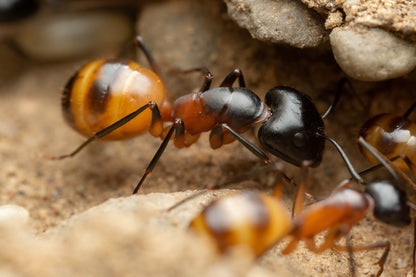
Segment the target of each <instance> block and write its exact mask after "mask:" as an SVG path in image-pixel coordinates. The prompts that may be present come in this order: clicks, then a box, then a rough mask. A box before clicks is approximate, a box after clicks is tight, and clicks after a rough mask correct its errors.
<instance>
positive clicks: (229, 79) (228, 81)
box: [220, 68, 246, 88]
mask: <svg viewBox="0 0 416 277" xmlns="http://www.w3.org/2000/svg"><path fill="white" fill-rule="evenodd" d="M237 78H238V85H239V86H240V87H243V88H245V87H246V83H245V81H244V76H243V72H242V71H241V69H239V68H236V69H234V70H233V71H231V72H230V74H228V75H227V76H226V77H225V78H224V81H222V83H221V85H220V87H229V88H231V87H232V86H233V83H234V82H235V80H236V79H237Z"/></svg>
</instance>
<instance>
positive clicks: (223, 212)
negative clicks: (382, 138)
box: [190, 138, 412, 276]
mask: <svg viewBox="0 0 416 277" xmlns="http://www.w3.org/2000/svg"><path fill="white" fill-rule="evenodd" d="M359 144H360V145H361V146H362V147H363V148H365V149H366V150H367V151H369V153H371V154H372V155H374V157H375V158H376V159H377V160H378V161H379V162H380V163H382V164H383V165H384V166H385V167H386V168H387V169H388V170H389V172H390V173H391V175H392V176H393V177H394V179H395V181H396V182H399V181H400V180H399V177H398V175H397V174H396V172H395V171H394V170H393V169H392V167H391V166H390V164H389V162H390V161H389V160H388V159H383V158H382V157H381V156H380V155H379V153H378V152H376V150H375V149H374V148H373V147H372V146H370V145H369V144H368V143H367V142H366V141H365V140H364V139H362V138H360V139H359ZM345 158H346V159H348V158H347V157H346V156H345ZM347 164H348V166H350V163H347ZM304 169H305V170H306V168H304ZM351 171H354V169H353V168H352V169H351ZM305 175H306V174H305V173H304V174H303V178H305ZM357 181H360V180H357ZM349 186H350V180H345V181H344V182H342V183H341V184H340V185H339V186H338V187H337V188H336V189H335V190H334V191H333V192H332V193H331V195H330V196H329V197H328V198H326V199H324V200H321V201H318V202H315V203H313V204H311V205H310V206H308V207H307V208H305V209H304V210H303V211H297V212H296V214H295V217H294V218H293V219H291V217H290V216H289V212H288V211H287V209H286V208H285V207H284V206H283V204H282V203H281V201H279V198H280V195H281V187H280V186H278V187H277V188H276V191H277V193H276V191H275V195H274V196H268V195H266V194H265V193H259V192H242V193H237V194H235V195H232V196H228V197H225V198H221V199H218V200H215V201H213V202H212V203H211V204H209V205H208V206H207V207H206V208H205V209H204V210H203V211H202V213H201V214H200V215H199V216H197V217H196V218H194V219H193V220H192V222H191V224H190V225H191V227H192V229H194V230H196V231H197V232H199V233H203V234H207V235H208V236H210V237H211V238H213V239H214V240H215V242H216V244H217V246H218V248H219V250H221V251H222V252H225V251H227V250H228V249H230V248H231V247H234V246H236V245H243V246H246V247H248V249H251V250H252V252H253V253H254V254H255V255H256V256H260V255H261V254H262V253H264V252H265V251H266V250H268V249H269V248H271V247H272V246H274V245H275V244H277V243H278V242H280V241H281V240H282V239H283V238H288V239H289V243H288V244H287V245H286V246H285V248H284V249H283V251H282V253H283V254H289V253H291V252H292V251H294V250H295V249H296V247H297V245H298V243H299V242H300V241H302V240H303V241H305V243H306V247H307V248H308V249H309V250H310V251H313V252H315V253H321V252H323V251H325V250H327V249H330V248H331V249H337V250H341V251H349V252H350V255H351V253H352V251H362V250H372V249H377V248H384V252H383V254H382V256H381V257H380V259H379V260H378V262H377V264H378V265H379V266H380V269H379V271H378V272H377V274H376V276H380V275H381V274H382V272H383V269H384V263H385V261H386V259H387V256H388V253H389V250H390V242H389V241H382V242H376V243H373V244H370V245H363V246H351V245H346V246H341V245H339V244H337V243H336V242H337V241H338V240H339V239H340V238H342V237H345V236H347V235H348V233H349V232H350V230H351V228H352V227H353V226H354V225H356V224H357V223H358V222H359V221H360V220H361V219H363V218H364V217H365V215H366V214H367V212H369V211H373V214H374V216H375V217H376V218H377V219H379V220H380V221H382V222H384V223H387V224H390V225H394V226H398V227H402V226H407V225H409V224H410V222H411V218H410V209H409V205H412V204H411V203H409V202H408V201H407V198H406V194H405V192H404V191H402V190H400V189H399V188H398V187H396V186H395V185H394V184H393V183H392V182H390V181H376V182H372V183H369V184H367V185H366V187H365V191H364V192H362V191H358V190H355V189H352V188H350V187H349ZM276 196H277V197H276ZM298 199H301V200H300V201H303V198H302V197H299V198H298V197H296V201H298ZM295 206H298V207H301V206H302V203H300V204H295ZM236 211H238V213H236ZM325 231H326V232H327V233H326V237H325V238H324V241H323V242H322V243H321V244H320V245H319V246H317V245H316V243H315V236H316V235H318V234H320V233H322V232H325ZM353 270H354V269H353V267H352V271H353ZM353 274H354V271H353Z"/></svg>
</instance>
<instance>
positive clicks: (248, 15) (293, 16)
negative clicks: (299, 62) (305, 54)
mask: <svg viewBox="0 0 416 277" xmlns="http://www.w3.org/2000/svg"><path fill="white" fill-rule="evenodd" d="M225 2H226V3H227V7H228V13H229V15H230V16H231V17H232V18H233V19H234V20H235V21H237V23H238V25H240V26H241V27H243V28H246V29H247V30H248V31H249V32H250V34H251V35H252V36H253V37H255V38H257V39H260V40H264V41H271V42H276V43H283V44H289V45H291V46H294V47H299V48H304V47H315V46H318V45H320V44H321V43H322V42H323V41H324V40H326V38H327V32H326V31H325V28H324V26H323V25H324V24H323V21H322V20H321V18H320V17H319V15H318V14H317V13H315V12H314V11H312V10H310V9H308V8H307V7H306V6H305V5H303V4H302V3H300V2H298V1H291V0H283V1H282V0H281V1H271V0H261V1H258V0H226V1H225Z"/></svg>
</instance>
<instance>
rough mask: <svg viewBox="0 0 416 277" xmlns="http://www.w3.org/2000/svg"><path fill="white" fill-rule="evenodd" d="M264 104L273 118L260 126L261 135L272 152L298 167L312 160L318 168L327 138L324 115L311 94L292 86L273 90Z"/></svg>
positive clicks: (268, 93) (260, 139) (266, 147)
mask: <svg viewBox="0 0 416 277" xmlns="http://www.w3.org/2000/svg"><path fill="white" fill-rule="evenodd" d="M265 103H266V105H268V106H269V107H270V109H271V111H272V115H271V117H270V118H269V119H268V120H267V121H266V122H265V123H264V124H263V125H262V126H261V128H260V129H259V132H258V138H259V141H260V143H261V144H262V146H263V147H264V148H265V149H266V150H267V151H268V152H270V153H272V154H273V155H275V156H277V157H279V158H281V159H283V160H285V161H287V162H289V163H291V164H294V165H296V166H301V165H302V162H303V161H310V162H311V166H312V167H315V166H318V165H319V164H320V163H321V160H322V152H323V149H324V146H325V139H324V138H322V137H321V136H319V135H317V134H319V133H321V134H322V133H323V131H324V123H323V121H322V117H321V115H320V114H319V113H318V111H317V110H316V107H315V105H314V104H313V103H312V101H311V100H310V98H309V97H307V96H306V95H304V94H302V93H300V92H298V91H297V90H295V89H293V88H290V87H282V86H280V87H275V88H272V89H270V90H269V91H268V92H267V94H266V98H265Z"/></svg>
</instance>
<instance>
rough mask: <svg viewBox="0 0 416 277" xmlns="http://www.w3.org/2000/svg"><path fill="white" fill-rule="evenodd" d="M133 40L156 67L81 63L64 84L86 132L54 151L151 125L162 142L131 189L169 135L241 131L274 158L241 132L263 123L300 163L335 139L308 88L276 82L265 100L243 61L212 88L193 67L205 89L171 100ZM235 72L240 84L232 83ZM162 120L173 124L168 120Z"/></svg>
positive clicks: (216, 140) (229, 137)
mask: <svg viewBox="0 0 416 277" xmlns="http://www.w3.org/2000/svg"><path fill="white" fill-rule="evenodd" d="M134 43H135V45H136V46H138V47H140V49H141V50H142V51H143V52H144V54H145V55H146V57H147V60H148V62H149V64H150V66H151V68H152V70H153V72H152V71H150V70H148V69H145V68H142V67H141V66H140V65H138V64H137V63H135V62H131V61H123V60H118V59H114V60H98V61H93V62H91V63H89V64H87V65H86V66H84V67H83V68H82V69H81V70H79V71H78V72H77V73H75V75H74V76H73V77H72V78H71V79H70V80H69V82H68V83H67V84H66V86H65V89H64V93H63V98H62V99H63V100H62V107H63V112H64V115H65V118H66V120H67V121H68V122H69V124H70V125H71V126H72V127H74V128H75V129H76V130H78V131H79V132H81V133H82V134H83V135H85V136H87V137H89V138H88V139H87V140H86V141H85V142H84V143H82V144H81V145H80V146H79V147H78V148H76V149H75V150H74V151H73V152H72V153H70V154H67V155H63V156H59V157H52V158H53V159H63V158H67V157H71V156H74V155H75V154H77V153H78V152H79V151H80V150H81V149H82V148H84V147H85V146H86V145H88V144H89V143H91V142H92V141H94V140H96V139H101V138H103V139H126V138H130V137H132V136H135V135H138V134H140V133H142V132H144V131H146V130H149V131H150V133H151V134H152V135H153V136H155V137H161V138H162V139H163V142H162V144H161V145H160V147H159V149H158V150H157V152H156V154H155V155H154V157H153V159H152V160H151V161H150V163H149V165H148V167H147V169H146V171H145V173H144V175H143V176H142V178H141V179H140V181H139V182H138V184H137V186H136V188H135V189H134V191H133V194H135V193H137V191H138V190H139V188H140V187H141V185H142V184H143V182H144V180H145V178H146V177H147V175H148V174H149V173H150V172H151V171H152V170H153V168H154V167H155V165H156V163H157V162H158V160H159V158H160V156H161V155H162V153H163V151H164V150H165V148H166V146H167V144H168V142H169V140H170V139H171V138H172V137H173V139H174V144H175V146H176V147H178V148H182V147H188V146H190V145H191V144H193V143H194V142H196V141H197V139H198V138H199V135H200V133H202V132H207V131H211V133H210V137H209V141H210V145H211V147H212V148H213V149H217V148H219V147H221V146H222V145H224V144H228V143H231V142H233V141H234V140H235V139H237V140H238V141H239V142H240V143H241V144H243V145H244V146H245V147H246V148H247V149H248V150H250V151H251V152H252V153H253V154H255V155H256V156H257V157H258V158H260V159H261V160H263V161H264V163H266V164H272V161H271V160H270V159H269V157H268V156H267V154H266V153H265V152H264V151H263V150H261V149H260V148H259V147H257V146H255V145H254V144H253V143H251V142H249V141H248V140H246V139H245V138H244V137H242V136H241V135H240V133H243V132H244V131H246V130H248V129H249V128H251V127H253V126H254V125H261V127H260V129H259V131H258V139H259V141H260V144H261V146H262V147H263V148H264V149H265V150H267V151H268V152H270V153H272V154H273V155H275V156H277V157H279V158H281V159H283V160H285V161H287V162H289V163H291V164H294V165H296V166H302V163H303V161H309V163H310V164H309V166H311V167H316V166H318V165H319V164H320V162H321V159H322V152H323V149H324V144H325V139H329V140H331V139H330V138H328V137H326V136H325V135H324V123H323V120H322V117H321V115H320V114H319V113H318V111H317V109H316V107H315V106H314V104H313V103H312V101H311V100H310V98H309V97H307V96H306V95H304V94H302V93H300V92H298V91H297V90H295V89H293V88H290V87H284V86H278V87H274V88H272V89H270V90H269V91H268V92H267V94H266V96H265V103H263V102H262V101H261V100H260V99H259V97H258V96H257V95H256V94H255V93H254V92H252V91H251V90H249V89H247V88H246V87H245V81H244V77H243V73H242V72H241V70H239V69H235V70H233V71H232V72H231V73H230V74H229V75H228V76H226V77H225V79H224V80H223V81H222V83H221V84H220V86H219V87H218V88H212V89H210V85H211V82H212V79H213V76H212V74H211V73H210V72H208V71H207V70H204V69H194V70H195V71H202V72H203V73H205V80H204V83H203V85H202V87H201V89H200V90H199V92H196V93H191V94H187V95H184V96H182V97H180V98H178V99H177V100H176V101H175V102H174V103H173V104H172V103H171V101H170V100H169V98H168V93H167V92H166V89H165V87H164V86H163V82H162V80H161V77H160V76H161V74H160V70H159V69H158V67H157V65H156V63H155V61H154V59H153V57H152V55H151V53H150V51H149V50H148V48H147V47H146V45H145V43H144V42H143V39H142V38H141V37H140V36H138V37H136V38H135V40H134ZM191 71H192V70H191ZM237 79H238V83H239V87H233V86H232V85H233V83H234V82H235V81H236V80H237ZM334 104H335V103H333V104H332V105H331V106H330V107H329V109H328V111H329V110H331V109H332V108H333V106H334ZM326 114H327V113H325V115H326ZM120 118H121V119H120ZM164 122H172V124H171V125H170V126H169V127H166V128H164V126H163V123H164ZM333 143H334V144H335V145H336V146H337V147H339V146H338V145H337V144H336V143H335V142H333ZM357 178H358V177H357Z"/></svg>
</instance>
